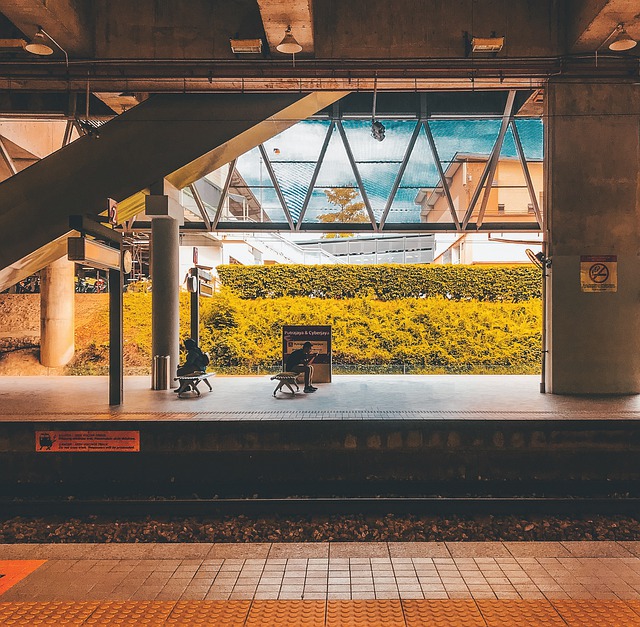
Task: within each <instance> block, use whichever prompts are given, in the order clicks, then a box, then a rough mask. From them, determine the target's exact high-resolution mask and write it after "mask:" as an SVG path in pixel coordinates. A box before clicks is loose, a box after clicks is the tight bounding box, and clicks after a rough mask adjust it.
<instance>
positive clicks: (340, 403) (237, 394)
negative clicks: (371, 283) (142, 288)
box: [0, 375, 640, 421]
mask: <svg viewBox="0 0 640 627" xmlns="http://www.w3.org/2000/svg"><path fill="white" fill-rule="evenodd" d="M209 380H210V381H211V385H212V386H213V391H212V392H209V391H208V388H207V387H206V385H204V384H201V385H200V388H201V390H202V396H200V397H196V396H195V395H188V396H187V397H185V398H180V399H179V398H177V395H176V394H174V393H173V392H172V391H171V390H158V391H154V390H151V389H150V380H149V377H127V378H126V379H125V393H124V403H123V404H122V405H120V406H117V407H109V404H108V379H107V377H0V421H14V420H18V421H29V420H37V421H39V420H56V419H59V420H110V421H112V420H128V419H129V420H366V419H380V420H384V419H385V418H393V419H413V420H415V419H425V420H434V419H435V420H440V419H441V420H447V419H463V420H487V419H504V420H539V419H554V420H557V419H578V420H595V419H630V420H637V419H640V395H631V396H596V397H592V396H590V397H584V396H582V397H576V396H559V395H554V394H541V393H540V391H539V388H540V379H539V377H537V376H513V375H500V376H499V375H476V376H464V375H376V376H363V375H338V376H334V378H333V381H332V383H326V384H317V387H318V388H319V389H318V391H317V392H315V393H313V394H304V393H303V392H302V391H300V392H299V393H297V394H295V395H292V394H289V393H278V395H277V397H275V398H274V396H273V390H274V389H275V387H276V383H277V382H276V381H271V380H270V378H269V376H267V375H265V376H253V377H230V376H216V377H213V378H211V379H209Z"/></svg>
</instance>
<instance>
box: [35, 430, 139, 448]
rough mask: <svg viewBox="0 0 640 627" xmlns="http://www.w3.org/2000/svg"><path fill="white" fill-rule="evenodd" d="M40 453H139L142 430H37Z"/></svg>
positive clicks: (37, 445) (37, 444) (37, 443)
mask: <svg viewBox="0 0 640 627" xmlns="http://www.w3.org/2000/svg"><path fill="white" fill-rule="evenodd" d="M36 451H37V452H38V453H113V452H120V453H139V452H140V431H36Z"/></svg>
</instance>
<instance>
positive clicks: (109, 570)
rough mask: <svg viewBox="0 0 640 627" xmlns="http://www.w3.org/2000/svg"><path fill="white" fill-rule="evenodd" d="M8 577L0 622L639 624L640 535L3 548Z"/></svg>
mask: <svg viewBox="0 0 640 627" xmlns="http://www.w3.org/2000/svg"><path fill="white" fill-rule="evenodd" d="M0 575H4V577H1V578H0V624H2V625H5V624H6V625H32V624H63V623H64V624H76V625H98V624H99V625H107V624H127V625H128V624H131V625H134V624H154V625H161V624H183V625H191V624H203V625H219V624H228V625H272V624H273V625H297V624H300V625H303V624H305V625H356V624H357V625H377V624H385V625H386V626H387V627H393V626H395V625H421V626H422V625H474V626H482V625H519V626H523V625H580V626H583V625H600V626H601V625H616V626H617V627H623V626H624V627H626V626H628V625H640V542H562V543H561V542H504V543H500V542H453V543H428V542H424V543H404V542H396V543H375V542H374V543H343V542H335V543H317V544H101V545H93V544H68V545H63V544H55V545H0ZM39 621H41V622H39ZM65 621H66V622H65ZM136 621H137V622H136Z"/></svg>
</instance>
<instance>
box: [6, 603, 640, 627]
mask: <svg viewBox="0 0 640 627" xmlns="http://www.w3.org/2000/svg"><path fill="white" fill-rule="evenodd" d="M0 625H3V626H4V625H7V626H9V625H11V626H14V625H15V626H18V625H92V626H93V625H95V626H105V625H122V626H134V625H135V626H140V625H185V626H191V625H209V626H214V627H217V626H218V625H225V626H227V627H263V626H270V625H273V626H280V625H282V626H283V627H316V626H317V627H352V626H353V627H435V626H441V627H529V626H531V627H542V626H549V627H554V626H558V627H567V626H569V627H609V626H610V627H640V601H618V600H577V601H571V600H561V601H560V600H558V601H547V600H544V599H535V600H504V601H501V600H480V599H478V600H473V599H449V600H440V599H438V600H435V599H434V600H362V601H358V600H353V601H347V600H344V601H343V600H340V601H338V600H335V601H334V600H328V601H304V600H303V601H294V600H282V601H266V600H258V601H51V602H15V603H0Z"/></svg>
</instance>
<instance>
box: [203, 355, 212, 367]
mask: <svg viewBox="0 0 640 627" xmlns="http://www.w3.org/2000/svg"><path fill="white" fill-rule="evenodd" d="M210 361H211V359H210V358H209V353H202V364H203V365H204V367H205V368H206V367H207V366H208V365H209V363H210Z"/></svg>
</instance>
